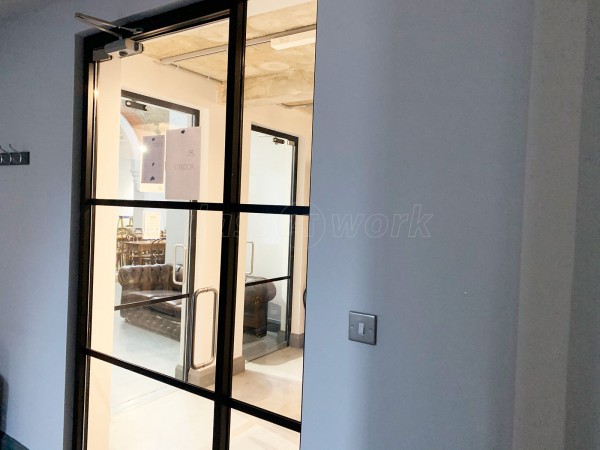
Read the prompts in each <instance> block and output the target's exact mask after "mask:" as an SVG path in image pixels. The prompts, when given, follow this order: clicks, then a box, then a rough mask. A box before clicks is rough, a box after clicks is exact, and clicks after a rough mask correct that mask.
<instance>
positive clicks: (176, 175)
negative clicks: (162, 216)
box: [165, 127, 200, 200]
mask: <svg viewBox="0 0 600 450" xmlns="http://www.w3.org/2000/svg"><path fill="white" fill-rule="evenodd" d="M166 149H167V150H166V163H165V167H166V177H165V198H166V199H167V200H198V197H199V196H200V127H194V128H182V129H178V130H168V131H167V146H166Z"/></svg>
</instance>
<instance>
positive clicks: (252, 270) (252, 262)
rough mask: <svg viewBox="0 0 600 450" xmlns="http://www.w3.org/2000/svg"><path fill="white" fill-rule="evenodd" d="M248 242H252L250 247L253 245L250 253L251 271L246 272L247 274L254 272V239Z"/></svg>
mask: <svg viewBox="0 0 600 450" xmlns="http://www.w3.org/2000/svg"><path fill="white" fill-rule="evenodd" d="M246 244H250V247H252V251H251V253H250V272H246V275H252V272H254V241H248V242H246Z"/></svg>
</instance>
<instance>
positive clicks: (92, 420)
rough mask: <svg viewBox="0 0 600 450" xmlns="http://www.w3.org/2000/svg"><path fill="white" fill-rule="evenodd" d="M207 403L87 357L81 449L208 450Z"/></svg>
mask: <svg viewBox="0 0 600 450" xmlns="http://www.w3.org/2000/svg"><path fill="white" fill-rule="evenodd" d="M213 408H214V404H213V402H212V401H211V400H207V399H205V398H202V397H199V396H197V395H194V394H190V393H188V392H185V391H182V390H179V389H177V388H174V387H172V386H168V385H166V384H163V383H160V382H158V381H154V380H152V379H150V378H147V377H144V376H142V375H138V374H136V373H134V372H131V371H129V370H125V369H122V368H120V367H117V366H113V365H111V364H108V363H106V362H104V361H101V360H97V359H93V358H92V359H91V361H90V382H89V417H88V424H89V425H88V434H87V448H88V449H90V450H92V449H93V450H134V449H139V450H163V449H177V450H210V449H212V426H213V412H214V409H213Z"/></svg>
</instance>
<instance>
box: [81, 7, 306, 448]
mask: <svg viewBox="0 0 600 450" xmlns="http://www.w3.org/2000/svg"><path fill="white" fill-rule="evenodd" d="M292 3H293V2H292ZM251 4H252V2H251ZM295 7H296V5H295V4H293V5H291V6H290V5H279V6H278V7H276V8H273V7H265V5H262V6H261V5H260V2H259V1H258V0H257V1H256V4H255V5H254V6H252V7H251V8H250V12H249V8H248V4H247V3H246V2H238V1H232V2H212V1H206V2H201V3H198V4H194V5H190V6H187V7H183V8H180V9H176V10H173V11H171V12H167V13H163V14H160V15H157V16H154V17H151V18H148V19H145V20H140V21H137V22H134V23H129V24H127V25H128V27H129V28H141V29H143V32H142V33H141V34H139V35H136V36H133V39H135V40H136V41H139V42H140V43H142V44H143V45H144V52H143V53H141V54H139V55H134V56H129V57H126V58H120V57H119V56H118V55H116V54H113V55H110V57H109V58H107V57H106V55H102V56H99V55H101V54H102V52H98V51H97V49H99V48H102V47H103V46H104V45H105V44H106V43H107V42H110V41H111V40H112V39H113V38H111V37H110V36H108V35H102V34H98V35H92V36H90V37H88V38H86V39H85V42H84V43H85V45H84V52H85V68H86V69H85V74H84V81H85V85H86V86H87V96H86V97H85V105H86V108H85V111H86V114H85V115H84V128H83V129H84V133H83V134H84V139H83V148H84V158H83V166H82V199H81V211H82V212H81V246H80V260H81V268H82V269H81V276H80V303H79V308H78V344H77V349H78V350H77V386H76V388H77V394H78V396H77V399H76V403H75V408H76V417H77V418H78V423H77V424H76V427H75V432H74V447H75V448H94V449H96V448H98V449H102V448H107V449H108V448H110V449H113V448H115V449H116V448H181V449H184V448H215V449H217V448H218V449H228V448H248V447H247V445H248V442H251V441H252V439H254V438H253V437H252V436H253V433H254V435H257V436H262V439H267V438H268V439H269V441H270V442H271V443H275V442H278V444H277V445H278V448H282V449H283V448H298V445H299V432H300V420H299V419H300V416H299V408H300V396H298V399H297V400H298V401H297V402H296V403H295V404H294V407H293V408H289V407H286V408H283V407H280V406H278V402H280V399H281V398H283V397H284V395H285V392H284V391H285V389H287V387H286V388H285V389H284V390H282V391H281V392H282V393H283V395H281V396H279V397H273V396H271V397H269V398H264V399H262V401H256V399H251V398H247V397H245V396H244V395H240V393H239V392H236V388H235V386H234V384H235V380H237V379H239V380H241V382H242V384H243V383H246V384H248V383H251V382H254V380H256V379H257V378H256V377H257V376H258V375H256V374H257V373H259V372H256V373H253V372H252V370H251V368H249V365H248V361H246V359H245V358H244V356H243V352H242V351H241V348H240V346H239V345H237V344H239V342H240V341H241V340H240V336H241V332H242V330H243V329H245V328H248V327H249V326H252V323H251V320H250V319H248V318H247V316H248V312H249V311H250V309H251V305H253V304H257V303H261V302H262V303H264V304H266V302H269V301H271V298H268V299H267V297H269V296H270V295H271V293H273V297H272V298H273V299H274V298H275V297H276V296H277V295H279V296H280V297H282V298H283V296H285V297H286V299H285V308H283V312H281V314H282V315H280V317H283V316H285V319H280V322H279V324H278V325H279V327H280V328H279V330H277V331H278V332H281V331H283V332H284V335H285V339H286V341H289V334H290V329H291V328H290V324H291V322H292V320H291V315H292V309H293V308H292V298H293V296H294V294H293V292H292V285H293V280H294V278H295V276H294V273H293V272H294V270H293V269H292V267H293V263H294V260H295V258H294V256H293V255H294V247H295V244H296V239H295V238H294V229H295V226H296V223H297V222H298V221H301V223H302V224H303V225H302V227H303V228H306V227H305V225H306V223H305V221H306V219H307V216H308V214H309V208H308V206H296V204H295V200H294V199H295V196H296V190H297V187H296V186H295V184H296V183H295V182H294V183H293V185H292V186H291V187H288V190H289V191H290V192H289V195H290V201H289V202H281V203H280V202H277V201H270V200H269V199H268V198H267V201H265V202H256V203H253V202H252V196H250V197H247V191H248V189H249V186H252V185H251V184H250V185H249V184H248V180H247V179H246V178H245V175H244V173H245V172H244V171H245V170H246V171H247V170H248V169H247V164H246V162H247V161H245V156H244V155H245V153H246V150H244V147H245V143H244V142H245V139H246V137H245V136H246V132H245V126H246V125H244V123H245V120H246V124H248V123H247V120H248V118H249V117H250V116H252V115H253V114H255V112H254V111H253V110H250V109H248V108H249V107H248V106H246V109H244V108H243V104H244V96H245V95H246V97H247V96H248V94H249V93H248V91H245V90H244V84H245V81H246V80H247V77H245V76H244V71H245V69H246V67H247V66H248V61H247V60H246V53H247V49H249V48H251V47H253V46H257V45H262V44H265V43H267V44H268V45H271V42H272V40H273V39H278V37H273V36H271V35H270V34H269V32H267V31H264V32H262V34H263V36H262V37H261V36H257V32H256V31H255V30H254V28H253V27H252V26H250V25H248V24H249V23H252V21H255V23H256V24H259V23H264V20H265V19H268V18H269V17H272V15H273V14H279V15H281V16H282V17H283V16H285V15H286V14H287V13H289V12H290V10H289V8H295ZM269 15H271V16H269ZM314 20H316V18H315V19H314ZM261 21H263V22H261ZM258 34H259V35H260V33H258ZM271 34H272V33H271ZM289 34H290V35H293V34H294V33H291V32H290V33H289ZM278 36H279V35H278ZM257 38H258V41H255V39H257ZM267 38H268V39H267ZM261 39H262V42H259V41H261ZM248 45H250V47H248ZM263 57H266V58H267V59H269V55H268V54H266V56H264V55H263ZM261 108H262V109H261V110H260V111H259V112H260V113H265V112H266V113H268V114H273V112H275V113H277V112H278V111H279V109H281V108H283V107H282V106H281V105H279V104H277V105H274V106H270V105H268V106H265V105H261ZM269 108H271V109H272V111H271V109H269ZM284 115H285V114H284ZM292 116H293V115H292ZM292 116H290V122H289V123H295V122H293V121H292V120H291V119H293V117H292ZM292 128H293V127H292ZM297 149H298V140H297V139H296V141H295V142H294V150H297ZM294 154H295V153H294ZM307 154H308V155H309V154H310V152H309V151H308V152H307ZM308 159H309V158H308ZM294 164H296V165H297V162H295V163H294ZM292 172H293V175H294V177H295V176H296V175H295V174H296V168H295V167H294V168H292ZM307 186H308V185H306V193H305V194H304V196H305V197H306V198H307V195H308V194H307V192H308V191H307ZM258 216H261V217H263V225H262V226H266V227H268V225H266V224H268V223H278V224H284V227H283V228H284V229H285V230H286V231H284V234H283V240H284V241H285V247H286V248H285V251H280V252H279V253H280V254H278V255H275V254H273V255H272V256H270V257H268V258H266V260H264V262H263V263H261V264H263V266H264V267H267V266H268V265H269V264H273V261H274V260H277V258H280V257H282V256H283V259H285V260H286V264H287V270H286V272H285V275H284V276H285V277H287V279H286V280H276V279H275V278H281V277H270V276H269V277H261V280H255V283H254V284H253V283H252V281H250V282H248V281H247V280H246V279H245V276H244V271H245V270H246V268H245V265H246V254H245V251H246V250H247V247H248V246H247V244H246V241H245V240H243V239H241V233H244V232H247V231H248V229H247V226H248V223H249V222H250V223H251V222H252V221H249V217H258ZM264 218H266V220H264ZM255 225H256V224H255ZM250 228H252V225H250ZM254 228H257V227H256V226H254ZM275 228H277V227H275ZM275 228H272V229H275ZM280 237H281V236H280ZM240 242H242V244H241V243H240ZM255 245H256V244H255ZM265 248H266V247H265ZM305 251H306V245H305V241H303V252H305ZM240 269H241V271H240ZM261 270H263V271H264V270H266V269H261ZM263 279H264V280H266V281H267V282H266V283H263V282H261V281H263ZM282 281H285V282H286V283H287V286H286V287H281V286H278V285H276V283H278V282H282ZM252 302H254V303H252ZM296 308H297V306H296ZM259 309H260V308H259ZM265 313H266V325H267V328H268V326H269V316H268V314H269V310H268V308H266V309H265V308H263V309H260V313H259V315H258V316H257V317H258V319H257V320H258V321H259V322H260V324H262V323H263V322H261V321H262V320H263V318H264V314H265ZM271 318H272V317H271ZM282 321H283V322H282ZM271 322H273V320H272V321H271ZM271 325H272V323H271ZM282 328H283V329H282ZM289 362H290V361H286V363H289ZM293 363H294V361H291V363H290V364H291V365H293ZM255 365H256V364H255ZM295 366H296V367H297V366H298V363H297V362H296V363H295ZM261 375H264V376H273V374H267V375H265V374H261ZM253 377H254V378H253ZM300 377H301V365H300ZM265 379H266V378H265ZM296 385H298V384H296ZM299 386H300V388H299V390H298V391H299V392H300V393H301V379H300V382H299ZM290 411H291V412H290ZM296 411H297V412H296ZM149 424H151V426H149ZM248 430H251V431H248Z"/></svg>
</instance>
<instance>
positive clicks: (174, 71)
mask: <svg viewBox="0 0 600 450" xmlns="http://www.w3.org/2000/svg"><path fill="white" fill-rule="evenodd" d="M228 27H229V20H221V21H217V22H213V23H211V24H208V25H204V26H200V27H195V28H191V29H188V30H185V31H182V32H179V33H173V34H169V35H166V36H161V37H158V38H154V39H150V40H147V41H145V42H144V52H143V53H141V54H139V55H135V56H130V57H127V58H118V57H115V58H113V59H112V60H110V61H105V62H101V63H100V64H99V70H98V85H97V89H96V91H95V95H96V100H97V125H96V156H97V159H96V197H97V198H100V199H120V200H150V201H164V200H171V201H190V200H191V201H201V202H213V203H215V202H216V203H219V202H221V201H222V200H223V167H224V166H223V164H224V155H225V109H226V107H225V96H224V94H223V91H224V89H225V81H226V78H227V76H226V75H227V45H226V44H227V40H228ZM214 46H218V47H219V48H220V51H219V52H217V53H214V54H211V55H209V56H205V57H194V56H193V55H192V56H190V53H192V54H194V52H196V53H197V52H202V51H204V50H206V49H208V48H212V47H214ZM179 58H181V59H179ZM181 67H184V68H186V70H180V68H181ZM181 132H183V134H182V133H181ZM184 137H185V139H184ZM117 174H118V175H117Z"/></svg>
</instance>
